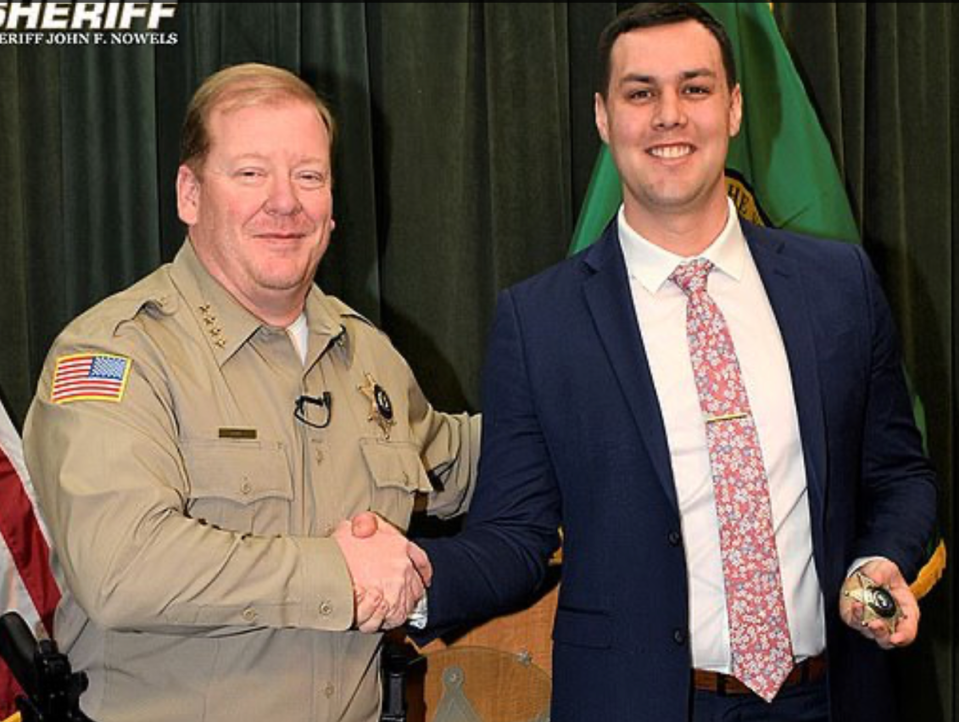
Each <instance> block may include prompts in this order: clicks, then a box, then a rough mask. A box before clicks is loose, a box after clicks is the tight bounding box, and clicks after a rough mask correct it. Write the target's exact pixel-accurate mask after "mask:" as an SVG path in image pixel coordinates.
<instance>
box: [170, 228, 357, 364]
mask: <svg viewBox="0 0 959 722" xmlns="http://www.w3.org/2000/svg"><path fill="white" fill-rule="evenodd" d="M171 277H172V278H173V282H174V283H175V284H176V286H177V288H178V289H179V290H180V293H181V294H182V295H183V298H184V299H185V300H186V302H187V305H188V307H189V308H190V312H191V313H192V314H193V316H194V317H195V318H196V322H197V325H198V326H199V327H200V329H201V331H202V332H203V336H204V338H206V340H207V342H208V343H209V345H210V348H211V350H212V351H213V355H214V357H215V358H216V360H217V363H218V364H219V365H220V366H222V365H223V364H224V363H226V362H227V361H228V360H229V359H230V358H231V357H232V356H233V354H235V353H236V352H237V350H238V349H239V348H240V347H241V346H242V345H243V344H244V343H246V342H247V341H248V340H249V339H250V337H251V336H253V334H254V333H256V332H257V331H258V330H259V329H260V328H261V327H263V326H267V324H265V323H263V321H261V320H260V319H259V318H257V317H256V316H255V315H253V314H252V313H250V312H249V311H248V310H247V309H246V308H244V307H243V306H242V305H241V304H240V303H239V301H237V300H236V299H235V298H234V297H233V295H232V294H231V293H230V292H229V291H227V290H226V289H225V288H224V287H223V286H222V285H220V282H219V281H217V280H216V279H215V278H214V277H213V276H212V275H210V272H209V271H207V269H206V267H205V266H204V265H203V264H202V263H201V262H200V259H199V258H197V255H196V251H194V249H193V244H192V243H190V241H189V240H187V241H186V242H185V243H184V244H183V247H182V248H181V249H180V251H179V252H178V253H177V256H176V258H175V259H174V260H173V266H172V269H171ZM305 311H306V320H307V324H308V326H309V328H310V333H311V334H317V335H319V336H322V337H326V338H327V339H329V338H330V337H333V336H336V335H337V334H339V333H340V331H341V328H342V327H341V325H340V320H339V314H338V313H337V312H336V311H335V309H334V308H333V307H332V305H331V303H330V302H329V301H328V300H327V298H326V296H325V295H324V294H323V292H322V291H320V289H319V288H317V287H316V286H315V285H314V286H313V287H312V288H311V289H310V293H309V295H308V296H307V299H306V308H305ZM324 346H325V344H324Z"/></svg>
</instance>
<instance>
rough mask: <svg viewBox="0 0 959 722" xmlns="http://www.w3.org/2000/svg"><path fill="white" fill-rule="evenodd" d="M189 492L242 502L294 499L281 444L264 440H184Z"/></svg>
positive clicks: (203, 496)
mask: <svg viewBox="0 0 959 722" xmlns="http://www.w3.org/2000/svg"><path fill="white" fill-rule="evenodd" d="M183 456H184V460H185V462H186V467H187V471H188V473H189V475H190V487H191V490H190V496H191V497H194V498H196V499H203V498H211V497H216V498H219V499H229V500H230V501H234V502H237V503H240V504H252V503H253V502H256V501H260V500H262V499H267V498H280V499H292V498H293V487H292V480H291V476H290V471H289V469H288V467H287V462H286V456H285V455H284V454H283V451H282V449H281V448H280V445H279V444H276V443H273V444H270V443H267V442H262V441H255V442H248V441H234V440H193V441H187V442H185V443H184V444H183Z"/></svg>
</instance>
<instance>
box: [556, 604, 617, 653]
mask: <svg viewBox="0 0 959 722" xmlns="http://www.w3.org/2000/svg"><path fill="white" fill-rule="evenodd" d="M612 626H613V625H612V621H611V620H610V618H609V615H608V614H607V613H606V612H600V611H588V610H584V609H570V608H568V607H559V608H558V609H557V610H556V623H555V624H554V625H553V641H556V642H562V643H564V644H575V645H576V646H579V647H590V648H592V649H606V648H608V647H609V646H610V644H611V643H612V640H613V634H612Z"/></svg>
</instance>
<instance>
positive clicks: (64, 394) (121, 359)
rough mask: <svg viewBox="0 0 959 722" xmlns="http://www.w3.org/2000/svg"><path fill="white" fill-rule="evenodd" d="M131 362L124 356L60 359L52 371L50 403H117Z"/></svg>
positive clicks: (87, 356)
mask: <svg viewBox="0 0 959 722" xmlns="http://www.w3.org/2000/svg"><path fill="white" fill-rule="evenodd" d="M130 366H131V362H130V359H129V358H127V357H126V356H113V355H111V354H92V353H82V354H74V355H72V356H61V357H60V358H58V359H57V366H56V369H54V371H53V388H52V389H51V390H50V401H52V402H53V403H55V404H63V403H67V402H68V401H81V400H100V401H119V400H120V399H122V398H123V390H124V388H125V387H126V383H127V376H128V375H129V373H130Z"/></svg>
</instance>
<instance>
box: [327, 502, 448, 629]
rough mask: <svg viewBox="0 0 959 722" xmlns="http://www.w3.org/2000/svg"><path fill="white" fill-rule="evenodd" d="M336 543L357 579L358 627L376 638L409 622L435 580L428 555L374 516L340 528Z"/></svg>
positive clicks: (362, 516) (369, 514)
mask: <svg viewBox="0 0 959 722" xmlns="http://www.w3.org/2000/svg"><path fill="white" fill-rule="evenodd" d="M332 537H333V539H334V540H335V541H336V543H337V544H338V545H339V547H340V551H341V552H342V554H343V558H344V559H346V566H347V567H348V568H349V570H350V576H351V577H352V578H353V604H354V609H355V613H354V622H355V625H356V627H357V628H358V629H359V630H360V631H361V632H377V631H381V630H386V629H393V628H395V627H398V626H400V625H401V624H403V623H404V622H406V620H407V618H408V617H409V616H410V614H411V613H412V612H413V610H414V609H415V608H416V605H417V604H418V603H419V601H420V600H421V599H422V598H423V596H424V595H425V593H426V588H427V587H428V586H429V585H430V580H431V579H432V576H433V567H432V566H430V560H429V558H428V557H427V556H426V552H424V551H423V550H422V549H420V548H419V547H418V546H416V544H414V543H413V542H411V541H409V540H408V539H407V538H406V537H405V536H403V534H402V533H401V532H400V531H399V530H398V529H396V527H394V526H393V525H392V524H390V523H389V522H388V521H386V520H385V519H383V518H382V517H379V516H377V515H376V514H374V513H373V512H371V511H365V512H363V513H361V514H357V515H356V516H355V517H353V519H352V520H350V519H346V520H345V521H343V522H341V523H340V525H339V526H338V527H337V528H336V530H335V531H334V532H333V534H332Z"/></svg>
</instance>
